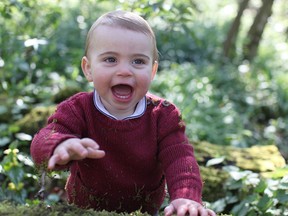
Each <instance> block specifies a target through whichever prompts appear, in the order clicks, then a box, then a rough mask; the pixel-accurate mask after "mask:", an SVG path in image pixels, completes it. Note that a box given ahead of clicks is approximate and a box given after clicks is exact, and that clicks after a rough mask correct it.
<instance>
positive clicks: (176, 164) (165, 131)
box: [158, 105, 202, 203]
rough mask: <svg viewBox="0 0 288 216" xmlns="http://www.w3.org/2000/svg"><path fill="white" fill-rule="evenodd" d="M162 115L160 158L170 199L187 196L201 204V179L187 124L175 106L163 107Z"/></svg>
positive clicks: (160, 121) (160, 124)
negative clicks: (186, 129)
mask: <svg viewBox="0 0 288 216" xmlns="http://www.w3.org/2000/svg"><path fill="white" fill-rule="evenodd" d="M163 110H164V112H163V114H162V115H161V116H160V117H159V125H158V127H159V128H158V130H159V131H158V134H159V140H158V141H159V149H160V152H159V159H160V161H161V163H162V166H163V169H164V172H165V177H166V181H167V186H168V192H169V195H170V199H171V200H174V199H178V198H186V199H191V200H194V201H196V202H199V203H202V201H201V196H202V180H201V177H200V171H199V166H198V164H197V161H196V159H195V157H194V151H193V147H192V145H191V144H190V143H189V141H188V138H187V136H186V135H185V124H184V122H183V120H182V118H181V114H180V112H179V110H178V109H177V108H176V107H175V106H174V105H170V106H165V107H163Z"/></svg>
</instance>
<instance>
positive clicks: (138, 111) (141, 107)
mask: <svg viewBox="0 0 288 216" xmlns="http://www.w3.org/2000/svg"><path fill="white" fill-rule="evenodd" d="M93 101H94V106H95V107H96V108H97V109H98V110H99V111H100V112H101V113H102V114H104V115H106V116H108V117H109V118H112V119H115V120H128V119H135V118H139V117H141V116H142V115H143V114H144V113H145V110H146V106H147V101H146V96H144V97H143V98H142V99H141V100H140V101H139V102H138V104H137V105H136V108H135V111H134V113H133V114H132V115H130V116H127V117H124V118H121V119H119V118H116V117H115V116H113V115H112V114H111V113H109V112H108V110H107V109H106V108H105V107H104V105H103V103H102V101H101V98H100V95H99V94H98V92H97V91H96V90H95V89H94V94H93Z"/></svg>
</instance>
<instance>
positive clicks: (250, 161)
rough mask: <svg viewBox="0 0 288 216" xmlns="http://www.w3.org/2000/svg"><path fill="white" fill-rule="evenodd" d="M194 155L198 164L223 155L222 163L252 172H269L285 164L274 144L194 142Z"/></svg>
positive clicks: (204, 163)
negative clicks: (248, 145)
mask: <svg viewBox="0 0 288 216" xmlns="http://www.w3.org/2000/svg"><path fill="white" fill-rule="evenodd" d="M194 148H195V155H196V158H197V161H198V162H199V164H200V165H204V166H205V165H206V163H207V161H208V160H210V159H212V158H217V157H225V161H224V163H223V164H221V165H222V166H223V165H235V166H237V167H239V168H241V169H245V170H252V171H254V172H259V173H260V172H269V171H274V170H276V169H277V168H282V167H284V166H285V164H286V163H285V159H284V158H283V157H282V155H281V154H280V152H279V150H278V148H277V147H276V146H275V145H268V146H253V147H251V148H236V147H231V146H218V145H213V144H210V143H207V142H200V143H195V144H194Z"/></svg>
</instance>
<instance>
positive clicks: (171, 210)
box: [164, 204, 175, 216]
mask: <svg viewBox="0 0 288 216" xmlns="http://www.w3.org/2000/svg"><path fill="white" fill-rule="evenodd" d="M174 210H175V208H174V206H173V205H172V204H169V205H168V206H167V207H166V208H165V209H164V215H165V216H171V215H172V214H173V213H174Z"/></svg>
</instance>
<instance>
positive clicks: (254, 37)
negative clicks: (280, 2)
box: [243, 0, 274, 61]
mask: <svg viewBox="0 0 288 216" xmlns="http://www.w3.org/2000/svg"><path fill="white" fill-rule="evenodd" d="M273 3H274V0H262V6H261V8H260V9H259V11H258V13H257V15H256V17H255V19H254V22H253V24H252V26H251V27H250V30H249V32H248V34H247V42H246V43H245V44H244V45H243V57H244V59H247V60H249V61H252V60H253V58H254V57H255V56H256V55H257V51H258V47H259V43H260V40H261V37H262V34H263V31H264V28H265V25H266V23H267V21H268V18H269V17H270V16H271V15H272V6H273Z"/></svg>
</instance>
